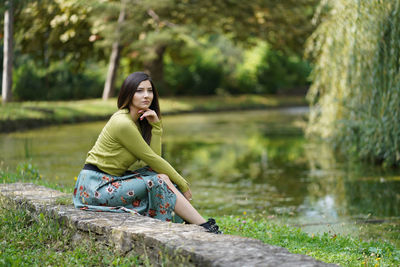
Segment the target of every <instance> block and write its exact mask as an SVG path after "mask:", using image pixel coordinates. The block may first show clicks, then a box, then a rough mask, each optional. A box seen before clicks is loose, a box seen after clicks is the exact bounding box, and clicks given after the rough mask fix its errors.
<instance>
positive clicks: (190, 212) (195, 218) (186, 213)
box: [158, 174, 206, 225]
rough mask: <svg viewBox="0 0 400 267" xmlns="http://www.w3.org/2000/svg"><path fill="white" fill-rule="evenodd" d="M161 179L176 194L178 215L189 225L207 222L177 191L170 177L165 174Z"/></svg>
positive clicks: (160, 175)
mask: <svg viewBox="0 0 400 267" xmlns="http://www.w3.org/2000/svg"><path fill="white" fill-rule="evenodd" d="M158 177H159V178H161V179H163V180H164V182H166V183H167V185H168V186H169V188H171V190H172V191H173V192H174V193H175V195H176V203H175V210H174V211H175V212H176V214H178V215H179V216H180V217H181V218H182V219H184V220H185V221H187V222H189V223H193V224H199V225H200V224H202V223H205V222H206V220H204V218H203V217H202V216H201V215H200V213H199V212H198V211H197V210H196V209H195V208H194V207H193V206H192V204H190V202H189V201H188V200H187V199H186V198H185V197H184V196H183V195H182V193H181V192H180V191H179V190H178V189H176V187H175V186H174V185H173V184H172V182H171V180H170V179H169V177H168V176H167V175H165V174H159V175H158Z"/></svg>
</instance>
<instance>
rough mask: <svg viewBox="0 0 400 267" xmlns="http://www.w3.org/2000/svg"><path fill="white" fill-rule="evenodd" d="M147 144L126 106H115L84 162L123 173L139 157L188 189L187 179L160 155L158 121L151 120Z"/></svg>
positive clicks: (160, 127)
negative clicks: (124, 107) (116, 109)
mask: <svg viewBox="0 0 400 267" xmlns="http://www.w3.org/2000/svg"><path fill="white" fill-rule="evenodd" d="M150 125H151V126H152V130H151V133H152V138H151V142H150V146H149V145H148V144H147V143H146V141H145V140H144V139H143V137H142V135H141V133H140V130H139V128H138V125H136V124H135V122H134V121H133V120H132V117H131V115H130V114H129V111H128V110H127V109H122V110H118V111H117V112H115V113H114V114H113V115H112V116H111V118H110V120H109V121H108V122H107V124H106V126H104V128H103V130H102V131H101V133H100V135H99V137H98V138H97V141H96V143H95V145H94V146H93V148H92V149H91V150H90V151H89V153H88V157H87V159H86V163H90V164H93V165H96V166H97V167H98V168H99V169H100V170H102V171H104V172H106V173H109V174H111V175H115V176H122V175H123V174H124V172H125V171H126V170H128V168H129V167H130V166H131V165H132V164H133V163H135V162H136V161H138V160H142V161H143V162H145V163H146V164H147V165H149V166H150V167H151V168H152V169H153V170H154V171H156V172H157V173H163V174H166V175H168V177H169V178H170V179H171V181H172V182H174V183H175V184H176V185H177V186H178V187H179V189H180V190H181V191H182V192H183V193H184V192H186V191H187V190H188V189H189V186H188V183H187V182H186V180H185V179H184V178H183V177H182V176H180V175H179V173H178V172H177V171H176V170H175V169H174V168H173V167H172V166H171V165H170V164H169V163H168V162H167V161H166V160H164V159H163V158H162V157H161V135H162V125H161V122H157V123H150Z"/></svg>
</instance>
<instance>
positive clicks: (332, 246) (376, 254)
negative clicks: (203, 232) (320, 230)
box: [216, 215, 400, 266]
mask: <svg viewBox="0 0 400 267" xmlns="http://www.w3.org/2000/svg"><path fill="white" fill-rule="evenodd" d="M216 220H217V221H218V223H219V225H220V226H221V227H222V229H223V230H224V233H226V234H232V235H240V236H245V237H251V238H255V239H259V240H261V241H262V242H264V243H267V244H272V245H276V246H281V247H285V248H287V249H288V250H289V251H290V252H293V253H298V254H305V255H309V256H312V257H313V258H316V259H318V260H321V261H324V262H328V263H335V264H340V265H341V266H400V250H399V248H396V247H395V246H394V245H392V244H390V243H387V242H376V241H370V242H367V241H363V240H357V239H354V238H351V237H348V236H340V235H331V234H328V233H325V234H323V235H308V234H307V233H305V232H303V231H302V230H301V229H300V228H295V227H289V226H284V225H278V224H276V223H272V222H270V221H268V220H267V219H266V218H265V217H261V216H246V215H243V216H224V217H217V218H216Z"/></svg>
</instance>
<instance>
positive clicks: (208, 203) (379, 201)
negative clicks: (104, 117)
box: [0, 108, 400, 245]
mask: <svg viewBox="0 0 400 267" xmlns="http://www.w3.org/2000/svg"><path fill="white" fill-rule="evenodd" d="M306 115H307V108H286V109H277V110H268V111H243V112H224V113H209V114H186V115H175V116H166V117H164V118H163V124H164V136H163V141H164V142H163V155H164V157H165V158H166V159H167V160H168V161H169V162H170V163H171V164H172V166H174V167H175V168H176V169H177V170H178V171H179V172H180V173H181V174H182V175H183V176H184V177H185V178H187V180H188V181H189V182H190V184H191V189H192V192H193V195H194V205H195V206H196V207H197V208H198V209H199V210H200V211H201V212H202V213H204V214H206V215H227V214H233V215H242V216H243V217H245V216H248V215H249V214H257V215H258V216H265V217H266V218H268V219H270V220H273V221H276V222H278V223H284V224H289V225H295V226H299V227H301V228H302V229H303V230H305V231H306V232H309V233H322V232H329V233H331V234H332V235H333V234H337V233H342V234H351V235H353V236H357V237H361V238H364V239H385V240H390V241H391V242H392V243H396V244H397V245H399V243H400V242H399V238H400V171H393V170H382V169H381V168H378V167H374V166H365V165H360V164H355V163H348V162H344V161H342V160H341V159H340V158H339V159H338V158H336V157H335V155H334V153H333V152H332V150H331V149H330V148H329V147H328V146H326V145H323V144H318V143H312V142H310V141H307V140H306V139H305V138H304V134H303V131H302V127H303V126H304V125H305V123H306V122H305V120H306ZM104 125H105V122H95V123H82V124H76V125H65V126H53V127H47V128H43V129H38V130H32V131H26V132H21V133H12V134H3V135H0V151H1V153H0V161H1V167H2V168H3V169H4V168H9V169H10V170H15V167H16V166H17V165H18V163H20V162H26V161H28V160H30V159H31V161H32V163H33V164H34V165H36V166H37V167H38V169H39V171H40V173H41V174H42V175H43V177H44V179H47V180H51V181H55V182H57V183H59V184H62V185H64V186H67V187H72V186H73V185H74V182H75V181H74V177H75V176H77V174H78V173H79V171H80V169H81V167H82V165H83V163H84V160H85V157H86V153H87V151H88V150H90V148H91V147H92V145H93V144H94V142H95V141H96V138H97V136H98V134H99V132H100V131H101V129H102V127H103V126H104ZM244 213H245V214H247V215H244Z"/></svg>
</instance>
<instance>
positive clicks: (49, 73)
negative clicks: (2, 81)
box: [13, 57, 103, 100]
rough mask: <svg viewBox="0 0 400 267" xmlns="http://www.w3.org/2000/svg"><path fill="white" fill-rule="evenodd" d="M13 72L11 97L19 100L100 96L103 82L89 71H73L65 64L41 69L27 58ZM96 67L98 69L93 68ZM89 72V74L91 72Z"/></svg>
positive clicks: (53, 64) (55, 64) (70, 66)
mask: <svg viewBox="0 0 400 267" xmlns="http://www.w3.org/2000/svg"><path fill="white" fill-rule="evenodd" d="M23 59H24V60H22V58H21V59H20V61H22V63H21V64H20V66H18V67H17V68H16V69H15V71H14V78H13V79H14V81H15V84H14V88H13V94H14V97H15V98H16V99H18V100H68V99H84V98H96V97H100V96H101V93H102V90H103V80H102V79H101V78H100V77H98V75H97V74H96V73H94V72H93V71H92V70H91V69H90V67H91V66H90V65H89V68H88V70H87V71H86V72H74V71H73V70H72V65H70V64H68V63H66V62H61V61H59V62H54V63H52V64H51V65H50V66H49V67H48V68H42V67H40V66H38V65H37V64H35V62H34V61H33V60H32V59H30V58H27V57H23ZM94 67H97V66H94ZM91 71H92V72H91Z"/></svg>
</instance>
